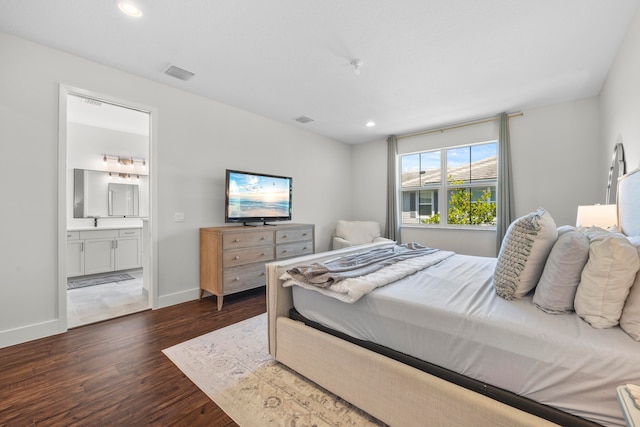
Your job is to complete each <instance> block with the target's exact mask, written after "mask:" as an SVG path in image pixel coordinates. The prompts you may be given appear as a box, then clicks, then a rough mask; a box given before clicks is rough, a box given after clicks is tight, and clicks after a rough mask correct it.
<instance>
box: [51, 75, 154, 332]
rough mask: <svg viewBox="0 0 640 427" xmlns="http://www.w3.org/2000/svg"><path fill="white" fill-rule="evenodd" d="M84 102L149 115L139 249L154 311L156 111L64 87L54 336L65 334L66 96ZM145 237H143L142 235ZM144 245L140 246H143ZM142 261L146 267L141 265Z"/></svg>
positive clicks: (61, 87)
mask: <svg viewBox="0 0 640 427" xmlns="http://www.w3.org/2000/svg"><path fill="white" fill-rule="evenodd" d="M68 95H79V96H82V97H86V98H91V99H95V100H98V101H103V102H106V103H110V104H115V105H119V106H122V107H125V108H131V109H134V110H139V111H142V112H145V113H148V114H149V158H150V160H149V165H148V168H149V218H148V220H144V221H143V223H144V228H143V236H142V241H143V242H149V243H150V244H149V245H148V247H144V248H143V257H144V261H143V265H144V266H145V267H144V271H143V274H144V280H145V282H148V289H149V303H150V305H151V308H152V309H156V308H158V237H157V236H158V227H157V221H155V218H156V213H157V212H158V197H157V194H158V191H157V172H156V170H157V167H156V165H157V151H158V150H157V149H156V146H157V135H158V120H157V117H158V109H157V108H155V107H151V106H148V105H143V104H139V103H136V102H132V101H129V100H125V99H120V98H116V97H113V96H110V95H105V94H102V93H98V92H95V91H90V90H86V89H81V88H77V87H73V86H69V85H65V84H60V85H59V91H58V278H57V283H58V304H57V316H58V332H66V331H67V96H68ZM144 233H147V234H144ZM143 244H144V243H143ZM145 261H146V263H145Z"/></svg>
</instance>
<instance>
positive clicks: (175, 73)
mask: <svg viewBox="0 0 640 427" xmlns="http://www.w3.org/2000/svg"><path fill="white" fill-rule="evenodd" d="M164 73H165V74H166V75H168V76H171V77H175V78H176V79H180V80H185V81H186V80H189V79H191V77H193V76H195V74H194V73H192V72H191V71H187V70H183V69H182V68H180V67H176V66H175V65H172V66H170V67H169V68H167V69H166V70H165V71H164Z"/></svg>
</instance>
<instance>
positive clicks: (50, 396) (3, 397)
mask: <svg viewBox="0 0 640 427" xmlns="http://www.w3.org/2000/svg"><path fill="white" fill-rule="evenodd" d="M265 311H266V298H265V289H264V288H259V289H256V290H252V291H248V292H244V293H241V294H237V295H231V296H228V297H225V299H224V306H223V307H222V310H221V311H217V310H216V304H215V300H214V299H212V298H205V299H203V300H202V301H191V302H187V303H184V304H179V305H175V306H172V307H167V308H163V309H159V310H154V311H151V310H149V311H145V312H142V313H137V314H132V315H129V316H125V317H121V318H117V319H113V320H108V321H105V322H102V323H97V324H93V325H87V326H82V327H79V328H76V329H71V330H69V331H68V332H67V333H64V334H60V335H56V336H53V337H47V338H43V339H40V340H37V341H32V342H28V343H24V344H19V345H15V346H12V347H8V348H4V349H0V426H147V425H153V426H156V425H162V426H167V425H175V426H183V425H184V426H235V425H236V424H235V423H234V422H233V421H232V420H231V419H230V418H229V417H228V416H227V415H226V414H225V413H224V412H222V411H221V410H220V409H219V408H218V407H217V406H216V405H215V404H214V403H213V402H212V401H211V400H210V399H209V398H208V397H207V396H206V395H205V394H204V393H203V392H202V391H200V389H199V388H198V387H196V386H195V385H194V384H193V383H192V382H191V381H190V380H189V379H188V378H187V377H185V376H184V374H183V373H182V372H181V371H180V370H179V369H178V368H177V367H176V366H175V365H174V364H173V363H172V362H171V361H170V360H169V359H168V358H167V357H166V356H165V355H164V354H163V353H162V350H163V349H165V348H167V347H171V346H173V345H175V344H179V343H181V342H183V341H187V340H189V339H191V338H195V337H197V336H200V335H203V334H205V333H207V332H211V331H213V330H216V329H220V328H223V327H225V326H228V325H230V324H232V323H236V322H239V321H241V320H244V319H248V318H250V317H253V316H255V315H258V314H260V313H264V312H265Z"/></svg>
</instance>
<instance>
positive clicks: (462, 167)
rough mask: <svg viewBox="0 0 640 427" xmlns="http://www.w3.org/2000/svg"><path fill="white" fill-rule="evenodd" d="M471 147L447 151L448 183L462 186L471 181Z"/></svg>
mask: <svg viewBox="0 0 640 427" xmlns="http://www.w3.org/2000/svg"><path fill="white" fill-rule="evenodd" d="M470 159H471V147H459V148H451V149H449V150H447V182H448V183H449V184H462V183H465V182H469V180H470V179H471V177H470V174H471V169H470V167H469V162H470Z"/></svg>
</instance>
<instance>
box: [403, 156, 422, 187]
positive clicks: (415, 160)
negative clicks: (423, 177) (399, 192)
mask: <svg viewBox="0 0 640 427" xmlns="http://www.w3.org/2000/svg"><path fill="white" fill-rule="evenodd" d="M400 163H401V165H400V168H401V169H400V171H401V172H400V186H401V187H419V186H420V154H409V155H406V156H402V159H401V162H400Z"/></svg>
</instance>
